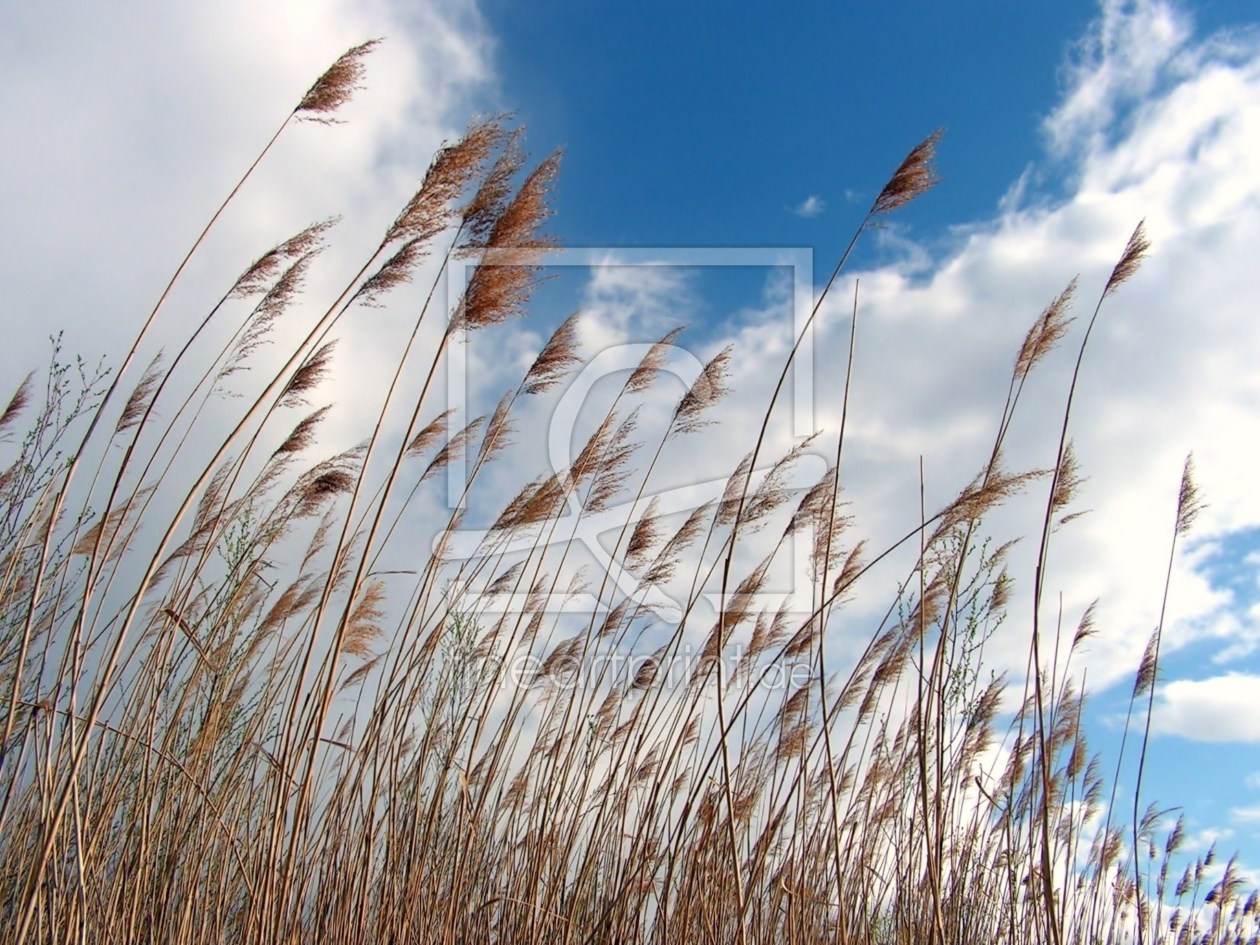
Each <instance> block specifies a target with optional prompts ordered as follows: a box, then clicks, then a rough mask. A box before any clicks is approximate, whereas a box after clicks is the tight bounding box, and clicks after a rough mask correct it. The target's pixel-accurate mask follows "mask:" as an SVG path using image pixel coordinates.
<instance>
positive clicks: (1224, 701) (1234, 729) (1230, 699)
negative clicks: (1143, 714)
mask: <svg viewBox="0 0 1260 945" xmlns="http://www.w3.org/2000/svg"><path fill="white" fill-rule="evenodd" d="M1257 693H1260V675H1256V674H1252V673H1226V674H1225V675H1224V676H1215V677H1212V678H1210V679H1175V680H1173V681H1171V682H1168V683H1165V684H1164V685H1163V686H1162V687H1161V688H1160V691H1159V693H1158V694H1157V696H1156V699H1155V716H1154V720H1153V727H1154V729H1155V730H1156V731H1159V732H1163V733H1165V734H1170V735H1180V736H1182V737H1184V738H1191V739H1194V740H1195V741H1207V742H1260V712H1257V711H1256V703H1257ZM1251 810H1252V812H1253V813H1254V809H1251ZM1239 816H1241V815H1239ZM1244 819H1245V818H1244Z"/></svg>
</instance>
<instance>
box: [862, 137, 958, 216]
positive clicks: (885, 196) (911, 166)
mask: <svg viewBox="0 0 1260 945" xmlns="http://www.w3.org/2000/svg"><path fill="white" fill-rule="evenodd" d="M940 140H941V132H940V131H939V130H937V131H934V132H932V133H931V134H930V135H928V136H927V137H926V138H924V139H923V140H922V141H920V142H919V143H918V144H916V145H915V146H914V147H913V148H912V149H911V151H910V153H909V154H907V155H906V157H905V160H903V161H902V162H901V165H900V166H899V167H898V168H897V170H896V171H895V172H894V173H893V176H892V177H891V178H889V180H888V183H887V184H885V185H884V189H883V190H881V191H880V192H879V196H878V197H876V198H875V203H874V204H873V205H872V206H871V215H872V216H879V215H882V214H885V213H892V212H893V211H894V210H897V209H899V208H901V207H904V206H905V205H906V204H908V203H909V202H910V201H912V200H914V199H915V198H916V197H919V196H921V195H923V194H924V193H926V192H927V191H929V190H931V189H932V188H933V187H935V186H936V183H937V177H936V171H935V169H934V168H933V167H932V159H933V158H934V157H935V156H936V145H937V142H939V141H940Z"/></svg>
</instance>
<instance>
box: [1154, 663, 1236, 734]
mask: <svg viewBox="0 0 1260 945" xmlns="http://www.w3.org/2000/svg"><path fill="white" fill-rule="evenodd" d="M1258 702H1260V675H1255V674H1251V673H1226V674H1225V675H1223V676H1214V677H1212V678H1209V679H1176V680H1173V681H1172V682H1169V683H1165V684H1164V685H1163V686H1162V687H1161V689H1160V690H1159V692H1158V694H1157V695H1156V698H1155V715H1154V719H1153V724H1152V727H1153V728H1154V730H1155V731H1157V732H1161V733H1163V734H1168V735H1181V736H1183V737H1185V738H1190V739H1193V740H1195V741H1207V742H1260V712H1257V711H1256V708H1257V703H1258Z"/></svg>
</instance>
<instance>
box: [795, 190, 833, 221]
mask: <svg viewBox="0 0 1260 945" xmlns="http://www.w3.org/2000/svg"><path fill="white" fill-rule="evenodd" d="M826 208H827V205H826V204H825V203H823V199H822V197H819V196H818V195H817V194H810V195H809V196H808V197H806V198H805V199H804V200H802V201H801V202H800V203H798V204H797V205H796V206H795V207H793V208H792V212H793V213H795V214H796V215H797V216H798V217H816V216H818V215H819V214H821V213H822V212H823V210H825V209H826Z"/></svg>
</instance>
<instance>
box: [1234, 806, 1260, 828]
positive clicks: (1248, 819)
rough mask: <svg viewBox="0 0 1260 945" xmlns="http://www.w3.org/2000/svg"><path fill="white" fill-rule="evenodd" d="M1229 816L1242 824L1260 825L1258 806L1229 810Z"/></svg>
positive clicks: (1259, 807)
mask: <svg viewBox="0 0 1260 945" xmlns="http://www.w3.org/2000/svg"><path fill="white" fill-rule="evenodd" d="M1229 816H1230V817H1232V818H1234V820H1237V821H1240V822H1241V823H1244V824H1260V804H1252V805H1250V806H1248V807H1233V808H1230V811H1229Z"/></svg>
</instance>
